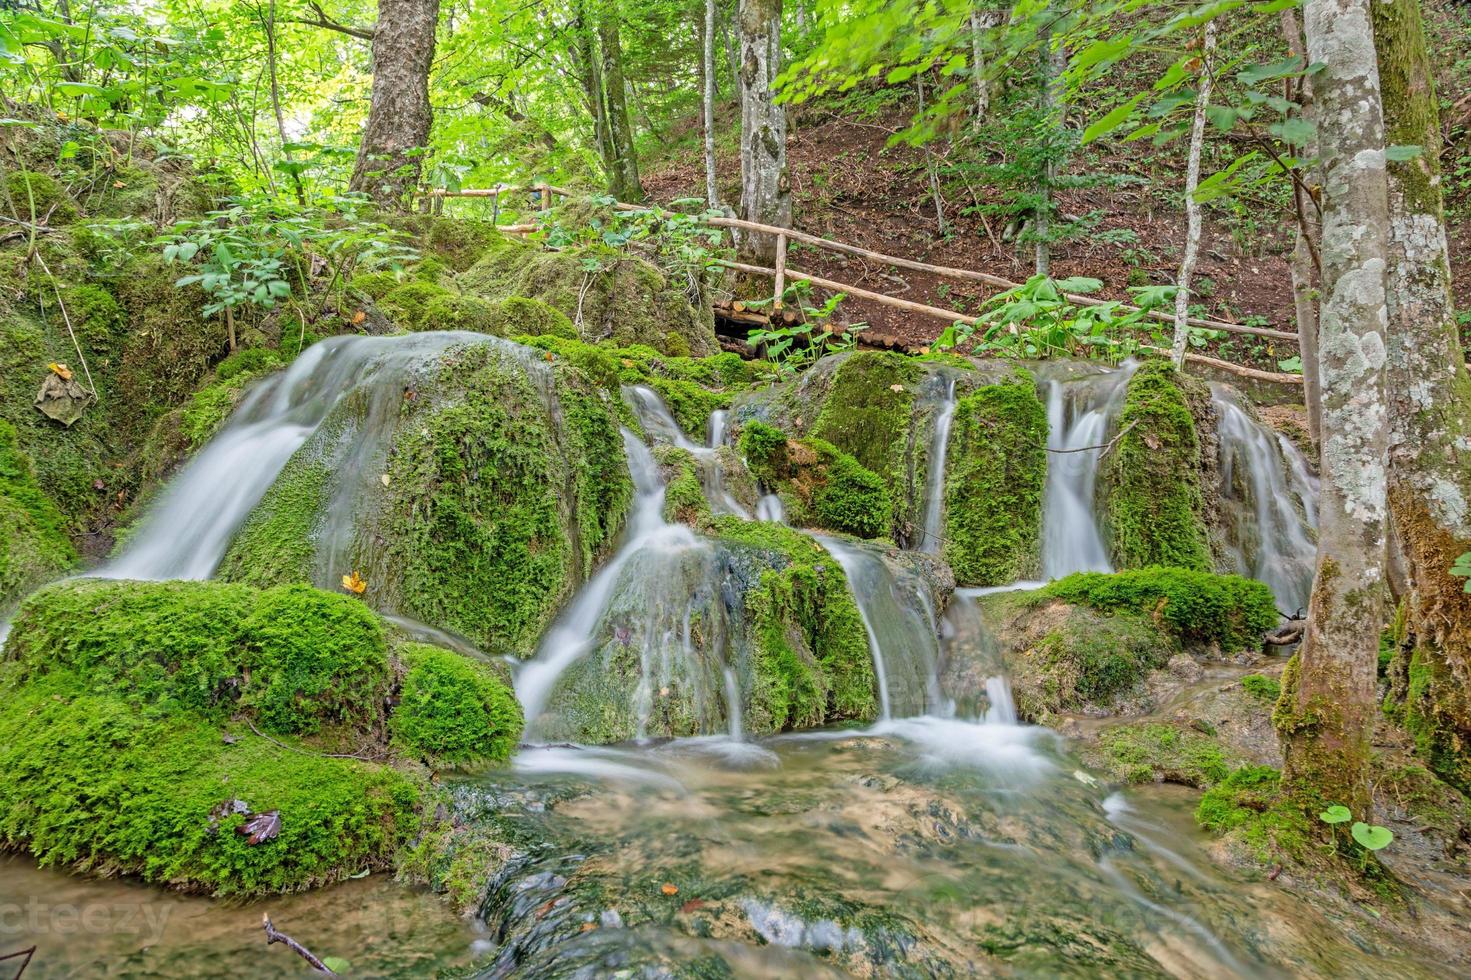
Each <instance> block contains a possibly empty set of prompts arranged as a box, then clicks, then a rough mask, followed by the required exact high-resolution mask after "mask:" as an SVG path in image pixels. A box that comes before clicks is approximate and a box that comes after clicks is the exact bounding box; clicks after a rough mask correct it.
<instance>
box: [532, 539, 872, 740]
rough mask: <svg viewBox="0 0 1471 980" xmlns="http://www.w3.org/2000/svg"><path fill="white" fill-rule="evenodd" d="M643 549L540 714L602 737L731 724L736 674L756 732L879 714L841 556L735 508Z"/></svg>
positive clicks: (545, 734) (544, 734) (749, 725)
mask: <svg viewBox="0 0 1471 980" xmlns="http://www.w3.org/2000/svg"><path fill="white" fill-rule="evenodd" d="M706 526H707V528H708V537H707V538H705V539H696V538H694V537H689V538H685V539H683V541H682V543H677V542H676V541H675V540H671V541H667V542H663V543H662V544H660V545H659V546H657V547H652V548H649V549H645V550H644V551H641V552H636V553H634V554H633V555H632V556H630V558H629V560H628V564H627V565H626V566H625V567H624V570H623V572H622V574H621V575H620V578H619V580H618V582H617V584H616V585H615V586H614V589H613V596H612V599H611V600H610V602H609V604H608V607H607V609H606V610H605V612H604V613H603V616H602V621H601V623H599V625H598V627H597V630H596V633H595V636H596V639H595V640H594V643H593V646H592V648H591V649H590V650H589V652H588V653H587V654H586V655H584V656H583V657H582V658H581V659H580V660H579V661H577V662H576V663H575V664H573V665H572V666H571V667H570V668H569V669H568V670H567V671H566V673H564V674H563V675H562V677H561V678H560V680H559V682H558V684H557V686H556V688H555V690H554V691H553V692H552V695H551V697H550V699H549V701H548V704H547V709H546V711H545V712H544V714H543V715H542V717H541V718H539V719H532V720H531V724H532V725H533V726H534V729H535V731H536V733H537V736H538V737H539V738H544V739H576V740H578V741H583V742H592V743H607V742H616V741H622V740H625V739H629V738H633V737H636V736H685V735H698V734H707V733H711V732H720V731H728V730H729V729H730V726H731V722H732V718H731V710H732V704H731V701H730V697H731V688H732V687H734V690H735V692H736V697H737V699H738V704H737V705H736V707H738V708H739V709H740V712H741V716H742V720H743V724H744V729H745V731H746V732H747V733H749V734H753V735H763V734H771V733H775V732H780V731H786V730H791V729H799V728H809V727H813V726H816V725H821V724H825V723H829V722H836V721H842V720H866V719H871V718H873V717H874V716H875V715H876V714H877V710H878V698H877V693H876V690H875V687H874V674H873V666H872V659H871V655H870V653H869V647H868V638H867V633H866V631H865V630H864V627H863V621H862V618H861V617H860V615H859V613H858V608H857V605H856V604H855V603H854V601H853V598H852V595H851V592H850V591H849V587H848V583H847V580H846V578H845V576H844V575H843V571H842V569H841V567H839V566H838V564H837V563H836V562H835V561H833V560H832V558H831V557H830V556H829V555H828V554H827V552H825V551H824V550H823V549H822V548H821V546H819V545H818V544H817V542H815V541H813V540H812V539H811V538H809V537H807V536H806V535H804V534H801V533H800V532H797V531H794V530H792V529H790V528H786V527H782V526H779V525H772V524H757V523H752V522H747V521H742V520H740V519H739V518H734V517H715V518H712V519H708V520H707V522H706Z"/></svg>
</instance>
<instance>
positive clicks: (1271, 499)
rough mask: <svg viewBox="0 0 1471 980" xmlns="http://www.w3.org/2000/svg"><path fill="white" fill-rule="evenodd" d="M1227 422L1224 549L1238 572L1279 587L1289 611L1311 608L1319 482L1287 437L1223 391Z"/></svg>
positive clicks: (1221, 411) (1223, 421)
mask: <svg viewBox="0 0 1471 980" xmlns="http://www.w3.org/2000/svg"><path fill="white" fill-rule="evenodd" d="M1211 400H1212V402H1213V404H1214V405H1215V409H1216V415H1217V417H1218V419H1219V424H1218V427H1217V434H1218V439H1219V443H1220V457H1219V460H1220V461H1219V467H1220V480H1221V482H1220V500H1221V517H1222V522H1221V523H1222V526H1223V537H1224V539H1225V540H1224V545H1225V550H1226V554H1227V556H1228V557H1229V558H1230V560H1231V562H1232V564H1233V565H1234V566H1235V567H1234V569H1233V570H1234V571H1236V572H1237V573H1239V574H1241V575H1247V576H1249V577H1251V578H1254V579H1258V580H1260V581H1262V582H1265V583H1267V585H1269V586H1271V588H1272V592H1273V593H1274V594H1275V595H1276V596H1277V601H1278V602H1279V604H1281V606H1282V608H1283V609H1284V610H1285V611H1287V612H1291V611H1293V610H1294V609H1301V608H1305V607H1306V606H1307V603H1308V595H1309V593H1311V591H1312V587H1313V573H1314V567H1315V561H1316V558H1317V507H1316V501H1317V481H1316V480H1315V479H1314V478H1313V477H1312V476H1311V474H1310V473H1309V471H1308V466H1307V461H1306V460H1305V459H1304V458H1303V456H1302V453H1300V452H1298V450H1297V447H1296V446H1294V445H1292V443H1291V442H1290V441H1289V440H1288V439H1286V438H1285V437H1284V436H1282V435H1280V434H1278V433H1276V432H1273V431H1272V430H1271V429H1269V428H1267V427H1266V426H1264V425H1262V424H1261V423H1260V422H1258V421H1257V420H1256V419H1254V418H1252V417H1251V415H1250V414H1249V413H1248V412H1247V411H1246V409H1244V408H1243V407H1242V406H1241V404H1240V402H1239V401H1238V400H1237V398H1236V396H1235V395H1234V393H1233V392H1231V391H1230V390H1229V389H1227V388H1225V387H1224V386H1222V385H1211Z"/></svg>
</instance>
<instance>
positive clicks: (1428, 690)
mask: <svg viewBox="0 0 1471 980" xmlns="http://www.w3.org/2000/svg"><path fill="white" fill-rule="evenodd" d="M1406 674H1407V679H1408V683H1407V685H1406V691H1405V698H1404V705H1403V711H1402V716H1403V724H1404V728H1405V731H1406V732H1408V733H1409V735H1410V737H1411V738H1412V739H1413V740H1414V743H1415V752H1416V754H1417V755H1419V756H1420V758H1422V759H1424V760H1425V763H1426V765H1428V766H1429V767H1430V769H1431V771H1432V772H1434V773H1435V774H1436V775H1437V776H1439V777H1440V778H1441V779H1443V780H1445V781H1446V782H1447V783H1449V784H1450V785H1451V786H1454V787H1455V788H1456V789H1457V790H1459V791H1460V792H1462V793H1466V794H1471V751H1468V750H1467V748H1466V744H1465V742H1464V740H1463V738H1461V737H1460V736H1459V733H1458V731H1457V726H1456V724H1455V721H1454V717H1455V716H1454V715H1453V714H1452V713H1451V712H1450V711H1448V710H1446V708H1445V707H1443V706H1442V705H1441V704H1440V703H1439V699H1440V698H1454V697H1455V696H1456V692H1457V691H1459V685H1458V684H1457V682H1456V680H1455V679H1454V678H1453V677H1452V676H1451V674H1450V671H1449V670H1448V669H1447V667H1446V665H1445V663H1444V661H1442V660H1440V658H1437V657H1434V656H1432V655H1431V653H1430V652H1429V651H1427V650H1426V649H1425V648H1424V647H1423V646H1417V647H1415V648H1414V650H1413V652H1411V653H1410V655H1409V661H1408V665H1407V671H1406Z"/></svg>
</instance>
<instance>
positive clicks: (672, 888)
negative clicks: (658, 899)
mask: <svg viewBox="0 0 1471 980" xmlns="http://www.w3.org/2000/svg"><path fill="white" fill-rule="evenodd" d="M659 890H660V891H661V892H663V893H664V894H666V895H678V894H679V886H678V885H672V884H670V883H669V882H667V881H666V882H664V886H663V887H662V888H660V889H659Z"/></svg>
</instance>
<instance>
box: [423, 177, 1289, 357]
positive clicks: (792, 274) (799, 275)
mask: <svg viewBox="0 0 1471 980" xmlns="http://www.w3.org/2000/svg"><path fill="white" fill-rule="evenodd" d="M512 193H526V194H534V195H536V203H537V204H538V205H539V206H540V208H541V210H547V209H548V208H550V207H551V199H552V195H554V194H555V195H558V196H562V197H574V196H576V195H574V194H573V193H572V192H571V191H569V190H566V189H565V188H561V187H557V186H555V185H552V184H534V185H501V184H497V185H496V186H494V187H488V188H476V189H467V190H460V191H444V190H437V191H432V192H430V194H429V195H428V196H429V197H431V198H440V199H442V198H446V197H479V198H490V199H491V200H492V201H493V202H494V204H493V207H492V210H491V221H492V224H495V223H496V222H497V220H498V219H499V214H500V199H501V197H502V196H503V195H506V194H512ZM612 206H613V207H614V208H615V209H616V210H619V211H650V210H653V209H654V208H653V207H652V206H650V205H642V204H627V203H624V202H622V201H615V202H613V205H612ZM701 220H702V221H703V222H704V223H705V224H708V225H710V226H712V227H716V228H726V229H729V230H730V231H731V232H732V233H734V232H737V231H745V232H753V233H756V234H765V235H772V236H775V238H776V259H775V265H774V266H773V267H771V268H768V267H766V266H759V265H749V264H746V263H743V262H732V261H728V260H725V259H719V260H717V262H718V264H720V265H722V266H724V267H725V268H727V269H731V270H733V271H735V272H744V273H748V274H751V275H759V276H769V277H771V279H772V281H773V285H774V289H773V295H772V300H771V307H772V310H773V311H776V312H780V311H781V309H782V297H783V295H784V294H785V293H786V287H787V284H788V282H789V281H801V282H809V283H811V284H812V285H814V286H818V287H821V288H823V289H830V290H833V291H836V292H843V293H847V294H848V295H850V296H857V297H859V298H861V299H866V300H871V301H873V302H875V303H881V304H883V305H885V306H891V307H894V308H896V309H901V310H906V311H908V312H910V313H918V314H921V315H924V316H932V317H935V318H937V319H940V320H944V321H945V322H947V323H977V322H979V318H978V317H976V316H973V315H971V314H968V313H961V312H959V311H957V310H947V309H945V308H943V307H939V306H931V305H930V304H928V303H918V302H915V301H914V300H908V299H901V298H899V297H897V296H890V295H888V294H886V293H879V292H874V291H872V290H868V289H863V288H861V287H859V286H853V285H849V284H847V283H842V282H837V281H835V280H832V279H824V278H822V277H821V276H816V275H813V274H811V273H808V272H802V271H800V270H797V269H794V268H792V267H791V266H790V265H788V264H787V249H788V248H789V247H790V245H791V243H792V242H802V243H804V244H807V245H813V246H816V247H818V248H822V249H826V250H828V251H830V252H838V253H840V254H843V255H852V256H855V257H857V258H861V259H867V260H869V261H871V262H877V263H879V264H881V265H888V266H893V267H895V268H898V269H909V270H912V271H915V272H927V273H930V274H931V275H937V276H941V277H943V278H946V279H957V280H960V281H962V282H975V283H981V284H982V285H986V286H990V287H993V288H995V289H1001V290H1006V289H1014V288H1016V287H1017V286H1019V285H1021V284H1020V283H1016V282H1013V281H1011V280H1009V279H1004V278H1002V277H1001V276H994V275H991V274H989V273H985V272H976V271H974V270H971V269H957V268H954V267H952V266H943V265H932V264H930V263H928V262H920V261H917V260H915V259H906V258H902V257H900V256H897V255H885V254H883V253H882V252H875V251H873V250H872V249H867V248H862V247H860V246H857V245H850V244H848V243H846V242H839V241H834V240H832V239H829V238H822V237H819V236H817V235H811V234H808V233H807V232H804V231H798V230H797V229H795V228H779V227H776V226H774V225H765V224H760V223H757V222H754V221H743V220H741V219H740V218H727V217H723V216H718V215H708V216H705V217H703V218H701ZM537 227H538V226H537V225H536V224H534V223H531V224H524V223H523V224H515V225H501V224H496V228H497V230H499V231H501V232H503V233H505V234H511V235H524V234H529V233H531V232H533V231H536V230H537ZM1064 297H1065V298H1066V299H1067V300H1068V301H1069V302H1071V303H1075V304H1077V305H1079V306H1100V305H1103V304H1105V303H1108V302H1110V301H1109V300H1103V299H1099V298H1098V297H1096V296H1083V295H1080V294H1077V293H1065V294H1064ZM1118 308H1119V309H1121V310H1124V311H1127V312H1137V311H1138V309H1139V308H1138V307H1136V306H1130V305H1129V304H1127V303H1120V304H1118ZM1145 315H1146V316H1149V317H1151V318H1152V319H1155V320H1159V321H1162V322H1164V323H1170V324H1173V323H1174V322H1175V318H1174V316H1173V315H1172V314H1170V313H1166V312H1164V311H1163V310H1149V311H1147V312H1146V314H1145ZM1187 322H1188V323H1189V324H1190V325H1191V326H1192V327H1199V328H1201V329H1205V330H1221V331H1224V332H1226V333H1234V334H1246V335H1249V336H1253V337H1267V338H1270V339H1272V340H1287V341H1292V342H1294V343H1295V342H1296V341H1297V334H1296V333H1292V332H1288V331H1286V330H1274V329H1272V328H1270V327H1250V326H1247V325H1245V324H1241V323H1231V322H1229V321H1226V320H1214V319H1209V318H1206V317H1190V318H1189V319H1188V321H1187ZM1145 349H1146V350H1152V351H1159V350H1161V348H1157V347H1146V348H1145ZM1166 353H1168V352H1167V351H1166ZM1185 360H1186V361H1187V362H1190V363H1193V364H1200V365H1203V366H1206V367H1211V368H1215V369H1216V370H1220V371H1226V372H1228V373H1231V374H1236V375H1239V376H1241V377H1246V378H1253V379H1256V380H1258V381H1271V382H1276V383H1279V384H1295V385H1300V384H1302V383H1303V380H1302V375H1300V374H1285V373H1281V372H1277V371H1263V370H1261V369H1259V368H1252V367H1246V366H1245V365H1241V364H1233V363H1232V362H1230V361H1224V360H1221V359H1220V358H1215V357H1207V356H1206V355H1204V354H1196V353H1194V352H1191V351H1187V352H1186V354H1185Z"/></svg>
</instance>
